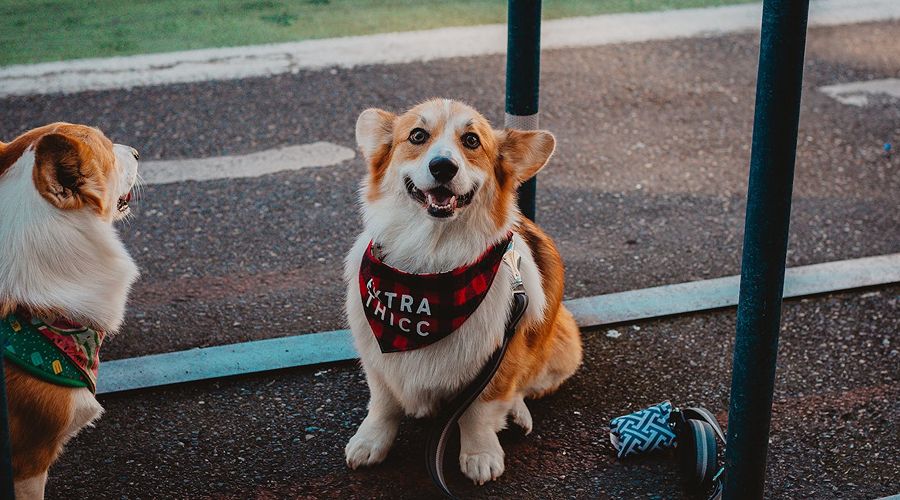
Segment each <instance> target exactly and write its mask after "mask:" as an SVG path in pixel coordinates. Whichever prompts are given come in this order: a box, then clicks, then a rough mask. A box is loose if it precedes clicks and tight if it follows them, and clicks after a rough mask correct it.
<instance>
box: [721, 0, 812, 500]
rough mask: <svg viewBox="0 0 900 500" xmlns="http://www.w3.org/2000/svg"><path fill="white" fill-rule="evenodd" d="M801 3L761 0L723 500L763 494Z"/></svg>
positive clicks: (804, 5)
mask: <svg viewBox="0 0 900 500" xmlns="http://www.w3.org/2000/svg"><path fill="white" fill-rule="evenodd" d="M808 10H809V0H765V1H764V3H763V19H762V36H761V38H760V53H759V72H758V75H757V82H756V114H755V117H754V121H753V149H752V152H751V156H750V183H749V187H748V190H747V215H746V219H745V221H744V250H743V260H742V266H741V290H740V299H739V303H738V312H737V336H736V339H735V345H734V364H733V371H732V379H731V403H730V406H729V411H728V446H727V447H726V452H725V466H726V471H727V479H726V484H725V491H724V498H725V499H726V500H727V499H738V498H740V499H744V498H762V497H763V493H764V489H765V475H766V453H767V451H768V442H769V423H770V421H771V419H772V393H773V390H774V386H775V360H776V356H777V351H778V332H779V329H780V323H781V299H782V293H783V289H784V261H785V254H786V252H787V239H788V226H789V222H790V213H791V191H792V188H793V180H794V160H795V157H796V148H797V123H798V121H799V114H800V89H801V84H802V81H803V54H804V49H805V45H806V20H807V13H808Z"/></svg>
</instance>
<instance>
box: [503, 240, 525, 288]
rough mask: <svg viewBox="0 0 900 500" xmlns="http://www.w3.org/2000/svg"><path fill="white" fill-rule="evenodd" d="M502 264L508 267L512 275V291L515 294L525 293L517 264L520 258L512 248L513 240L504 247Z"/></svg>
mask: <svg viewBox="0 0 900 500" xmlns="http://www.w3.org/2000/svg"><path fill="white" fill-rule="evenodd" d="M503 262H506V265H508V266H509V269H510V271H512V273H513V279H512V289H513V292H515V293H525V284H524V282H523V281H522V273H521V272H519V264H520V263H521V262H522V256H521V255H519V252H517V251H516V249H515V247H514V246H513V240H509V246H508V247H506V253H505V254H503Z"/></svg>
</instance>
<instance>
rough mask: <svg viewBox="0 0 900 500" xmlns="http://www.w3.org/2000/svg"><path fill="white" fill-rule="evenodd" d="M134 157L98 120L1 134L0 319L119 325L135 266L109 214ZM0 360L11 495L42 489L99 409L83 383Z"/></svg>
mask: <svg viewBox="0 0 900 500" xmlns="http://www.w3.org/2000/svg"><path fill="white" fill-rule="evenodd" d="M137 159H138V154H137V151H135V150H134V149H132V148H130V147H128V146H123V145H120V144H113V143H112V142H111V141H110V140H109V139H107V138H106V136H105V135H103V133H102V132H100V131H99V130H97V129H95V128H92V127H87V126H84V125H73V124H69V123H54V124H52V125H47V126H45V127H40V128H37V129H34V130H31V131H29V132H27V133H25V134H23V135H21V136H19V137H18V138H16V139H15V140H14V141H12V142H10V143H8V144H7V143H2V142H0V320H2V319H3V318H5V317H6V316H7V315H9V314H12V313H14V312H16V311H23V310H24V311H27V313H28V314H29V315H31V316H35V317H40V318H42V319H44V320H48V321H52V320H54V319H56V320H59V319H64V320H66V321H68V322H72V323H77V324H80V325H85V326H86V327H89V328H91V329H92V330H96V331H102V332H105V333H107V334H112V333H115V332H116V331H117V330H118V329H119V327H120V325H121V324H122V319H123V316H124V312H125V303H126V300H127V296H128V291H129V289H130V287H131V285H132V283H133V282H134V281H135V279H137V276H138V269H137V266H136V265H135V263H134V261H132V259H131V257H130V256H129V254H128V252H127V251H126V249H125V247H124V245H123V244H122V242H121V241H120V239H119V237H118V234H117V232H116V229H115V228H114V227H113V222H114V221H116V220H120V219H122V218H124V217H126V216H127V215H128V213H129V207H128V201H129V200H130V193H131V189H132V186H133V185H134V183H135V181H136V179H137V170H138V161H137ZM4 365H5V370H6V381H7V391H8V397H9V418H10V434H11V439H12V451H13V457H12V458H13V470H14V476H15V477H14V479H15V491H16V497H17V498H19V499H32V498H43V495H44V485H45V483H46V480H47V470H48V469H49V468H50V465H51V464H53V462H54V461H55V460H56V459H57V457H58V456H59V454H60V453H61V452H62V448H63V446H64V445H65V444H66V442H67V441H69V439H71V438H72V437H73V436H75V435H76V434H77V433H78V432H79V431H80V430H81V429H82V428H84V427H85V426H87V425H90V424H91V423H92V422H93V421H94V420H95V419H96V418H98V417H99V416H100V414H101V413H102V411H103V409H102V408H101V406H100V404H99V403H98V402H97V399H96V398H95V397H94V395H93V393H92V392H91V391H90V390H89V389H87V388H83V387H82V388H72V387H64V386H62V385H55V384H52V383H48V382H45V381H44V380H41V379H39V378H37V377H35V376H34V375H32V374H31V373H29V372H26V371H25V370H23V369H22V368H19V367H18V366H16V365H14V364H13V363H11V362H9V361H7V362H6V363H4Z"/></svg>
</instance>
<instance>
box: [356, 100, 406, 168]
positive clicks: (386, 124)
mask: <svg viewBox="0 0 900 500" xmlns="http://www.w3.org/2000/svg"><path fill="white" fill-rule="evenodd" d="M396 118H397V115H395V114H393V113H391V112H389V111H385V110H383V109H376V108H369V109H367V110H365V111H363V112H362V113H360V115H359V118H357V119H356V144H358V145H359V149H360V151H362V154H363V157H365V159H366V161H369V162H371V161H372V158H373V157H376V156H377V155H378V154H379V153H380V152H382V151H383V149H384V148H385V146H388V147H390V145H391V142H392V141H393V134H394V120H396Z"/></svg>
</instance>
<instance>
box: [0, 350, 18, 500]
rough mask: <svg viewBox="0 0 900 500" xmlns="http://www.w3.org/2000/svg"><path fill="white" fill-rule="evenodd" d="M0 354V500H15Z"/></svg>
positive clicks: (0, 356) (4, 378)
mask: <svg viewBox="0 0 900 500" xmlns="http://www.w3.org/2000/svg"><path fill="white" fill-rule="evenodd" d="M3 365H4V361H3V355H2V354H0V500H15V498H16V493H15V490H14V486H13V472H12V449H11V446H10V442H9V418H8V414H7V406H6V369H5V368H4V366H3Z"/></svg>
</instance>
